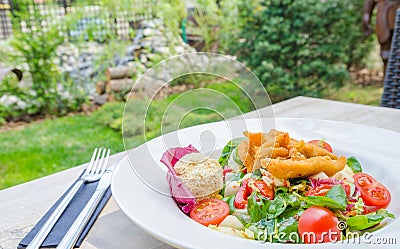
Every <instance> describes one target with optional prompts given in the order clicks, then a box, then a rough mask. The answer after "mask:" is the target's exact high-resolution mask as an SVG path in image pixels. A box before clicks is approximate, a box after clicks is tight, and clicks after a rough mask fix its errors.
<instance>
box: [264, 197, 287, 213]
mask: <svg viewBox="0 0 400 249" xmlns="http://www.w3.org/2000/svg"><path fill="white" fill-rule="evenodd" d="M286 207H287V203H286V201H285V200H284V199H283V198H282V196H280V195H278V196H276V197H275V199H273V200H272V201H270V204H269V206H268V209H267V218H268V219H273V218H276V217H278V216H279V215H280V214H282V213H283V212H284V211H285V210H286Z"/></svg>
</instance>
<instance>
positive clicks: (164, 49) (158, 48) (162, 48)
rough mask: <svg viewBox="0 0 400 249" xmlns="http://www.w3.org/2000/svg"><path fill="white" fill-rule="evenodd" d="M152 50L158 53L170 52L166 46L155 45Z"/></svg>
mask: <svg viewBox="0 0 400 249" xmlns="http://www.w3.org/2000/svg"><path fill="white" fill-rule="evenodd" d="M154 52H155V53H160V54H165V55H167V54H170V51H169V48H168V47H155V48H154Z"/></svg>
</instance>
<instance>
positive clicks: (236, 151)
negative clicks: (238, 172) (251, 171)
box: [232, 147, 243, 165]
mask: <svg viewBox="0 0 400 249" xmlns="http://www.w3.org/2000/svg"><path fill="white" fill-rule="evenodd" d="M232 153H233V155H232V159H233V161H235V162H236V163H237V164H239V165H243V162H242V160H240V157H239V152H238V149H237V147H236V148H235V149H234V151H233V152H232Z"/></svg>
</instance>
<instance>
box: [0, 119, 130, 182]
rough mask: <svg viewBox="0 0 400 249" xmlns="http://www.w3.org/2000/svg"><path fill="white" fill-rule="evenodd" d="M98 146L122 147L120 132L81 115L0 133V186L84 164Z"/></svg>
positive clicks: (115, 149) (120, 148)
mask: <svg viewBox="0 0 400 249" xmlns="http://www.w3.org/2000/svg"><path fill="white" fill-rule="evenodd" d="M100 146H104V147H106V148H111V149H112V152H111V153H112V154H114V153H116V152H119V151H122V150H123V148H124V147H123V143H122V138H121V135H120V134H119V133H117V132H115V131H113V130H112V129H111V128H109V127H106V126H102V125H98V124H97V122H96V121H95V120H94V119H93V118H92V117H91V116H84V115H76V116H69V117H64V118H59V119H56V120H45V121H43V122H40V123H33V124H30V125H27V126H26V127H25V128H23V129H21V130H15V131H10V132H4V133H0V148H1V150H0V189H4V188H7V187H10V186H14V185H17V184H20V183H23V182H26V181H30V180H32V179H35V178H39V177H42V176H46V175H49V174H52V173H54V172H57V171H61V170H64V169H68V168H71V167H73V166H76V165H80V164H83V163H86V162H88V161H89V160H90V158H91V155H92V152H93V150H94V148H95V147H100Z"/></svg>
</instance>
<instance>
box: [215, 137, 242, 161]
mask: <svg viewBox="0 0 400 249" xmlns="http://www.w3.org/2000/svg"><path fill="white" fill-rule="evenodd" d="M244 139H245V138H244V137H238V138H234V139H232V140H231V141H229V142H228V143H227V144H226V145H225V147H224V148H223V149H222V152H221V156H220V158H219V159H218V162H219V164H220V165H221V166H222V167H224V166H225V165H226V164H227V163H228V160H229V157H230V156H231V154H232V152H233V151H234V149H235V148H236V147H237V146H238V145H239V143H240V142H241V141H242V140H244Z"/></svg>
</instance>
